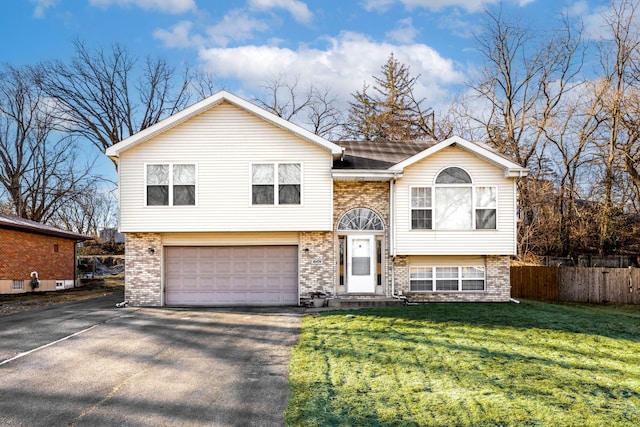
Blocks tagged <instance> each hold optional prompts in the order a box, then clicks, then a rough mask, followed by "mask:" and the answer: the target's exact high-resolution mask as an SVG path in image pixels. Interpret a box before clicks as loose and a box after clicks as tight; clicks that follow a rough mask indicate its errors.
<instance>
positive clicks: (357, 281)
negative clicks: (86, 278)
mask: <svg viewBox="0 0 640 427" xmlns="http://www.w3.org/2000/svg"><path fill="white" fill-rule="evenodd" d="M106 154H107V155H108V156H109V157H110V158H112V159H114V160H115V161H116V162H117V164H118V174H119V197H120V231H121V232H123V233H125V235H126V282H125V294H126V295H125V296H126V299H127V300H128V301H129V303H130V304H132V305H138V306H140V305H147V306H164V305H176V306H182V305H204V306H224V305H296V304H299V303H300V301H301V300H304V299H306V298H308V297H309V295H310V294H311V293H312V292H324V293H328V294H331V295H332V296H333V297H334V298H407V299H408V300H409V301H417V302H420V301H508V300H509V298H510V289H509V288H510V285H509V259H510V257H511V256H512V255H514V254H515V252H516V180H517V179H518V178H520V177H523V176H525V175H526V174H527V170H526V169H524V168H522V167H520V166H519V165H517V164H515V163H513V162H511V161H510V160H508V159H507V158H505V157H504V156H502V155H500V154H498V153H497V152H495V151H494V150H492V149H491V148H489V147H488V146H486V145H484V144H481V143H475V142H470V141H466V140H464V139H462V138H458V137H453V138H450V139H447V140H445V141H440V142H429V143H427V142H420V143H418V142H406V143H400V142H393V143H391V142H369V141H367V142H342V143H333V142H330V141H327V140H325V139H323V138H321V137H319V136H317V135H315V134H313V133H310V132H308V131H306V130H305V129H302V128H301V127H299V126H296V125H294V124H292V123H290V122H287V121H285V120H283V119H281V118H279V117H277V116H275V115H273V114H271V113H269V112H266V111H264V110H262V109H261V108H259V107H257V106H255V105H253V104H252V103H250V102H247V101H245V100H243V99H241V98H239V97H237V96H234V95H232V94H230V93H227V92H224V91H222V92H218V93H216V94H215V95H213V96H211V97H209V98H207V99H205V100H203V101H201V102H198V103H197V104H194V105H192V106H191V107H188V108H186V109H185V110H183V111H181V112H179V113H177V114H175V115H173V116H171V117H169V118H167V119H165V120H163V121H161V122H159V123H158V124H156V125H154V126H152V127H150V128H147V129H145V130H143V131H141V132H140V133H138V134H136V135H133V136H131V137H129V138H127V139H125V140H123V141H121V142H119V143H118V144H115V145H114V146H112V147H110V148H109V149H107V151H106Z"/></svg>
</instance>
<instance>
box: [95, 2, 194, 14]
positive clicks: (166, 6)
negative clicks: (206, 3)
mask: <svg viewBox="0 0 640 427" xmlns="http://www.w3.org/2000/svg"><path fill="white" fill-rule="evenodd" d="M89 3H90V4H91V5H92V6H99V7H105V8H106V7H110V6H120V7H138V8H140V9H144V10H157V11H160V12H164V13H171V14H179V13H185V12H189V11H195V10H196V3H195V0H89Z"/></svg>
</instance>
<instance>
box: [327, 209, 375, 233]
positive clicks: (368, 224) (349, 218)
mask: <svg viewBox="0 0 640 427" xmlns="http://www.w3.org/2000/svg"><path fill="white" fill-rule="evenodd" d="M338 231H384V225H383V224H382V219H381V218H380V216H379V215H378V214H377V213H375V212H374V211H372V210H371V209H367V208H355V209H351V210H350V211H349V212H347V213H346V214H344V215H343V216H342V218H340V222H338Z"/></svg>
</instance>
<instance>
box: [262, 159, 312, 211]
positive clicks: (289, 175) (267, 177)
mask: <svg viewBox="0 0 640 427" xmlns="http://www.w3.org/2000/svg"><path fill="white" fill-rule="evenodd" d="M276 183H277V184H276ZM301 185H302V166H301V165H300V163H256V164H253V165H251V204H253V205H299V204H300V201H301Z"/></svg>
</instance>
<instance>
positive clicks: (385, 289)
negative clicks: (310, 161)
mask: <svg viewBox="0 0 640 427" xmlns="http://www.w3.org/2000/svg"><path fill="white" fill-rule="evenodd" d="M389 185H390V184H389V183H388V182H359V181H337V182H334V183H333V227H334V230H335V231H336V232H337V227H338V221H339V220H340V218H341V217H342V216H343V215H344V214H345V213H347V212H348V211H350V210H351V209H355V208H368V209H371V210H372V211H374V212H375V213H377V214H378V215H379V216H380V218H381V219H382V222H383V224H384V254H383V257H382V258H383V264H384V267H385V272H384V274H383V283H382V286H376V288H382V289H379V290H377V291H376V292H379V293H382V294H384V295H386V296H389V295H390V293H391V289H390V283H391V260H390V258H389V242H390V239H389ZM333 245H334V253H335V254H336V260H337V254H338V251H339V246H338V236H337V234H336V235H335V236H334V242H333ZM333 268H334V286H335V289H334V290H333V292H337V293H342V292H346V289H344V287H343V286H338V280H339V277H340V276H339V271H338V265H337V261H336V262H334V267H333Z"/></svg>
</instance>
